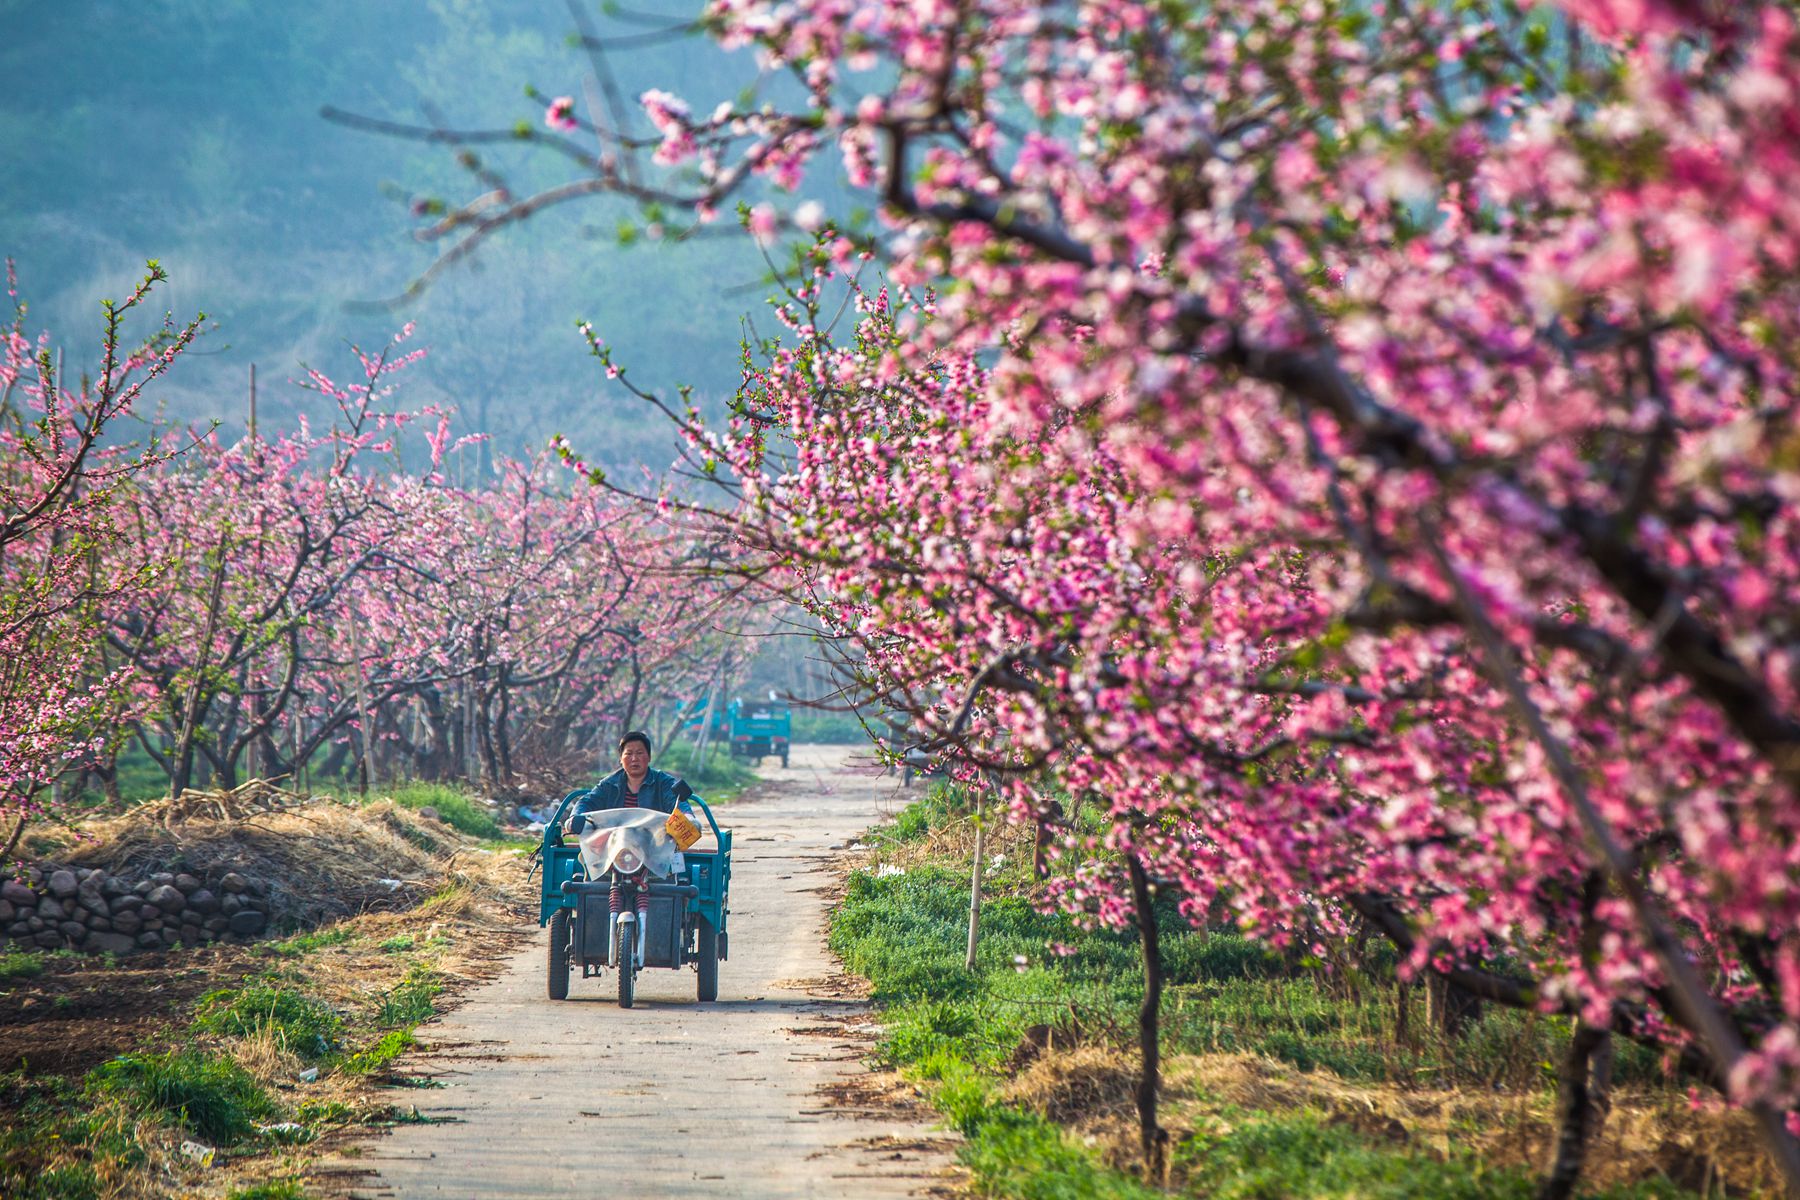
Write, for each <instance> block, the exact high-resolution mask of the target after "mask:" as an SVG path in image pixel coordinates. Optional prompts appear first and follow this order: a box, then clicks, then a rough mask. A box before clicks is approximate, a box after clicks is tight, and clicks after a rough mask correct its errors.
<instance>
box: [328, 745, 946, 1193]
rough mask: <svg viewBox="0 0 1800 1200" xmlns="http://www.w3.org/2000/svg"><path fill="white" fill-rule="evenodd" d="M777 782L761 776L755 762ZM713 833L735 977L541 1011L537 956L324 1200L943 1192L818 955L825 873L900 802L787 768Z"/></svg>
mask: <svg viewBox="0 0 1800 1200" xmlns="http://www.w3.org/2000/svg"><path fill="white" fill-rule="evenodd" d="M769 761H771V762H772V761H773V760H769ZM763 775H764V777H765V778H766V780H767V781H768V782H766V783H764V784H763V785H761V786H760V787H758V788H757V789H756V790H755V792H754V793H753V794H752V795H751V796H750V797H748V798H746V799H744V800H742V801H739V802H737V803H733V804H730V805H727V806H726V807H724V808H723V809H721V810H720V811H719V813H718V814H717V815H718V816H719V819H720V823H721V824H729V825H730V826H731V828H732V829H733V831H734V836H735V839H736V841H735V844H734V848H733V851H732V860H733V862H732V869H733V878H732V889H731V922H730V930H731V959H730V961H728V962H725V963H721V964H720V968H719V1000H718V1002H717V1003H715V1004H708V1005H702V1004H698V1003H696V1002H695V999H694V973H693V972H692V970H683V971H680V972H676V971H668V970H646V971H644V972H643V973H642V974H640V975H639V976H638V989H639V990H638V996H637V1004H636V1006H635V1007H634V1008H632V1009H629V1010H625V1009H620V1008H619V1007H618V1006H617V1003H616V1000H615V990H614V981H613V979H612V977H611V975H610V974H609V975H607V976H605V977H603V978H601V979H597V980H595V979H589V980H583V979H580V978H579V977H577V978H574V979H573V980H572V983H571V986H570V993H569V999H568V1000H567V1001H564V1002H561V1003H557V1002H555V1001H551V1000H548V999H546V998H545V994H544V972H545V946H546V944H547V942H546V935H545V934H544V933H543V932H541V931H539V932H538V933H537V936H536V937H534V938H533V939H532V940H531V942H530V944H529V946H528V947H527V948H526V949H524V950H521V951H520V952H519V953H518V955H517V956H516V957H515V958H514V959H513V961H512V963H511V964H510V965H509V966H508V968H507V970H506V972H505V973H504V974H503V975H501V976H500V977H499V978H497V979H495V980H494V981H493V982H491V983H488V984H485V985H483V986H482V987H480V988H479V989H477V990H476V991H475V992H474V993H473V994H472V995H471V996H470V998H469V999H468V1001H467V1003H465V1004H464V1005H463V1006H462V1007H461V1008H459V1009H457V1010H456V1011H455V1012H454V1013H452V1014H450V1015H449V1016H447V1017H445V1018H442V1019H440V1020H438V1021H435V1022H433V1023H431V1024H428V1025H425V1026H423V1027H421V1028H420V1029H419V1031H418V1033H419V1037H420V1041H421V1042H422V1043H423V1044H425V1045H426V1046H427V1047H428V1049H427V1050H426V1052H425V1053H423V1054H421V1055H415V1056H411V1057H409V1058H408V1060H407V1061H406V1064H405V1065H406V1066H407V1067H408V1068H409V1069H411V1070H412V1071H415V1072H419V1073H423V1074H427V1075H433V1076H436V1077H437V1078H438V1079H440V1080H441V1081H442V1083H443V1084H444V1085H445V1086H443V1087H442V1088H429V1089H417V1090H409V1091H407V1092H405V1093H404V1094H397V1095H396V1099H397V1100H398V1101H401V1102H412V1103H416V1104H417V1105H418V1108H419V1111H420V1113H421V1114H422V1115H423V1116H424V1117H426V1118H431V1119H435V1120H437V1121H438V1122H441V1123H433V1124H420V1125H402V1126H398V1127H396V1128H394V1129H393V1130H391V1131H390V1132H389V1133H388V1134H387V1135H385V1136H382V1137H380V1138H378V1139H376V1140H372V1141H369V1142H365V1143H362V1144H361V1145H358V1146H353V1147H350V1148H349V1149H347V1150H346V1152H345V1153H344V1155H343V1156H342V1157H339V1158H337V1159H336V1160H335V1161H331V1162H327V1163H324V1164H321V1168H322V1169H321V1171H320V1172H319V1173H318V1174H317V1175H315V1180H316V1181H317V1182H318V1183H328V1181H329V1183H328V1185H335V1186H337V1187H339V1188H341V1189H343V1191H341V1192H340V1194H343V1195H349V1196H353V1197H358V1198H363V1200H376V1198H382V1200H385V1198H387V1197H396V1198H401V1200H410V1198H413V1197H464V1198H474V1197H482V1198H488V1197H494V1198H498V1197H520V1198H525V1197H530V1198H531V1200H544V1198H547V1197H562V1196H568V1197H575V1196H579V1197H620V1198H624V1197H633V1198H641V1197H665V1196H666V1197H701V1196H707V1197H722V1196H732V1197H739V1196H742V1197H770V1198H775V1197H815V1196H841V1197H858V1198H861V1197H899V1196H915V1195H921V1194H927V1193H931V1192H936V1191H939V1190H941V1189H943V1188H944V1187H945V1185H946V1184H947V1182H948V1178H949V1177H948V1176H947V1174H946V1171H947V1169H948V1166H949V1163H950V1153H951V1152H952V1151H953V1149H954V1144H953V1143H952V1142H951V1141H950V1140H949V1139H948V1138H947V1137H946V1135H945V1134H944V1133H943V1132H942V1131H941V1130H935V1129H933V1128H932V1127H931V1126H930V1125H929V1124H928V1123H927V1121H928V1115H927V1114H926V1113H925V1112H923V1111H922V1110H920V1109H919V1108H918V1106H916V1105H914V1106H912V1108H911V1110H910V1111H907V1110H905V1109H900V1108H896V1107H895V1105H894V1103H893V1102H892V1101H891V1099H890V1098H889V1097H890V1096H891V1095H892V1093H893V1092H894V1091H895V1089H894V1088H893V1087H892V1081H891V1080H888V1081H887V1082H886V1084H885V1085H884V1084H883V1082H882V1081H881V1080H880V1079H879V1078H878V1077H875V1076H871V1075H869V1074H868V1073H867V1072H866V1071H865V1070H864V1068H863V1066H862V1061H863V1059H864V1057H865V1056H866V1055H867V1054H868V1053H869V1048H870V1029H869V1026H870V1018H869V1016H868V1014H867V1011H866V1009H865V1007H864V1006H863V1005H862V1004H861V1003H859V1002H858V1001H857V999H856V997H855V995H854V992H853V991H852V989H850V988H849V987H848V986H846V982H847V981H845V980H843V978H842V977H841V975H840V974H839V968H838V964H837V963H836V961H835V960H834V959H833V958H832V957H831V955H830V952H829V951H828V950H827V949H826V948H825V946H824V942H823V934H824V922H825V913H826V906H827V904H828V903H829V900H830V897H831V894H832V893H833V891H834V890H835V886H834V885H835V879H834V877H833V875H832V872H831V869H830V867H831V863H832V861H833V859H834V857H835V854H834V851H835V850H836V849H838V848H841V847H843V846H845V845H846V844H847V843H848V842H849V841H851V840H853V839H854V838H855V837H856V836H857V835H858V834H860V833H861V832H862V831H863V830H865V829H867V828H868V827H869V826H870V825H872V824H874V823H875V822H877V821H878V820H880V819H881V818H882V817H883V816H886V815H888V814H889V813H891V812H892V811H893V810H895V809H897V808H898V807H900V806H901V805H902V804H903V803H904V802H905V799H906V798H907V796H906V793H903V792H901V791H899V790H898V789H897V788H896V787H895V781H894V780H893V779H892V778H891V777H883V776H881V775H880V774H878V773H877V772H876V771H875V770H874V769H873V768H872V767H871V765H870V764H869V763H868V762H867V760H866V759H862V760H859V759H857V758H852V757H851V755H850V753H849V752H848V751H846V750H843V749H839V748H833V747H799V748H797V749H796V753H795V757H794V762H793V767H792V769H791V770H785V771H784V770H782V769H781V767H780V766H779V764H776V765H775V766H774V767H773V768H772V769H765V770H764V771H763Z"/></svg>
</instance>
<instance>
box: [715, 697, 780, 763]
mask: <svg viewBox="0 0 1800 1200" xmlns="http://www.w3.org/2000/svg"><path fill="white" fill-rule="evenodd" d="M726 714H727V716H728V717H729V724H730V731H731V732H730V736H731V755H732V757H733V758H747V759H750V760H751V762H753V763H756V764H759V765H760V764H761V763H762V760H763V759H764V758H770V757H775V756H779V757H780V758H781V765H782V766H784V767H785V766H787V765H788V747H789V744H790V738H791V735H792V734H793V729H794V715H793V712H792V711H791V710H790V709H789V708H788V706H787V705H785V704H780V703H777V702H775V701H773V700H771V701H766V702H763V701H758V702H756V703H752V704H746V703H745V702H744V701H742V700H733V701H732V702H731V706H730V707H729V708H728V709H727V710H726Z"/></svg>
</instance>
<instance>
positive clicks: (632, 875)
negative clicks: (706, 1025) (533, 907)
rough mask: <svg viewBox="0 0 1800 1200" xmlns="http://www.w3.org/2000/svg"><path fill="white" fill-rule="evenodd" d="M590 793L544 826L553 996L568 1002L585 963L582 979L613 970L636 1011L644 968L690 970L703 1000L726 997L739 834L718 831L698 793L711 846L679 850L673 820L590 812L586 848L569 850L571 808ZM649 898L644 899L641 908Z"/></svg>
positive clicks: (541, 912) (544, 898)
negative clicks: (722, 970) (614, 900)
mask: <svg viewBox="0 0 1800 1200" xmlns="http://www.w3.org/2000/svg"><path fill="white" fill-rule="evenodd" d="M586 794H587V793H586V792H585V791H581V790H578V791H573V792H570V793H569V794H568V795H567V796H564V797H563V800H562V803H561V804H560V805H558V806H557V809H556V816H555V817H554V818H553V819H552V820H551V821H550V822H549V823H547V824H546V825H545V826H544V844H543V847H542V851H541V853H542V856H543V858H542V861H543V868H544V884H543V893H542V895H541V897H540V899H539V903H538V924H540V925H548V926H549V927H550V967H549V975H548V976H547V979H546V983H547V990H548V992H549V994H550V998H551V999H552V1000H566V999H568V996H569V976H570V974H571V973H572V972H573V971H574V969H575V968H576V967H577V966H579V967H580V968H581V977H582V978H583V979H591V978H598V977H600V976H601V975H602V974H604V973H605V971H606V969H607V968H608V967H611V968H612V969H613V971H614V972H615V973H616V975H617V977H618V985H619V1005H620V1007H621V1008H630V1007H631V1005H632V998H633V993H634V992H635V990H636V986H637V973H638V972H639V971H640V970H642V969H643V968H645V967H670V968H675V969H679V968H681V967H684V966H687V965H689V964H690V963H691V964H692V965H693V967H694V969H695V971H696V973H697V974H698V975H699V987H698V995H699V998H700V999H701V1000H703V1001H708V1000H717V999H718V998H719V963H720V961H721V960H722V959H724V958H725V957H726V952H727V950H728V949H729V945H730V944H729V942H728V940H727V934H726V928H725V920H726V916H727V914H728V913H729V911H730V906H729V904H728V897H729V892H730V886H731V830H729V829H721V828H719V823H718V821H716V820H714V819H713V814H712V809H711V808H710V807H708V806H707V803H706V801H704V800H702V799H701V798H700V797H698V796H693V795H690V796H688V797H687V799H688V800H689V802H690V803H692V804H695V805H698V806H699V808H700V810H701V811H702V812H703V813H705V815H706V824H707V825H708V826H710V827H711V833H712V845H711V846H710V847H708V846H706V844H705V841H704V839H703V840H702V841H700V842H698V843H696V844H694V845H693V846H691V847H690V848H689V849H687V850H685V851H680V850H677V849H676V846H675V843H674V841H673V839H672V837H671V836H670V834H669V832H668V831H667V829H666V828H665V825H666V822H667V821H668V818H669V815H668V814H667V813H663V812H658V811H656V810H654V809H637V808H623V809H609V810H603V811H601V812H590V813H588V814H587V825H588V829H587V830H586V831H585V832H584V833H583V834H582V835H581V839H580V841H579V842H578V843H576V844H573V845H570V844H565V843H564V842H563V840H562V837H561V830H562V825H563V821H564V820H565V818H566V816H567V814H568V812H569V808H570V805H572V804H573V803H574V802H575V801H576V800H578V799H580V798H581V797H582V796H584V795H586ZM704 832H705V831H704V830H703V831H702V833H703V834H704ZM615 885H617V887H618V890H619V897H620V904H619V905H618V909H619V911H618V912H616V913H615V912H614V911H612V909H613V906H612V904H611V896H612V892H613V889H614V886H615ZM640 893H643V894H644V897H645V902H644V903H643V904H641V905H640V903H639V894H640ZM640 914H641V915H640Z"/></svg>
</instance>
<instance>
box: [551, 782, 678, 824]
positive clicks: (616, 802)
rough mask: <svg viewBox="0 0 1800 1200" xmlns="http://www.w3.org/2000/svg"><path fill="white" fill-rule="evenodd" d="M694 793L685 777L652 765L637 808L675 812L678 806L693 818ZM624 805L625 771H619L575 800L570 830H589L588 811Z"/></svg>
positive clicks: (599, 810)
mask: <svg viewBox="0 0 1800 1200" xmlns="http://www.w3.org/2000/svg"><path fill="white" fill-rule="evenodd" d="M693 794H694V789H693V788H691V787H689V786H688V785H687V782H686V781H685V780H682V779H678V778H676V777H675V776H673V775H671V774H669V773H668V772H667V771H658V770H656V769H655V768H654V767H653V768H651V769H650V771H649V773H647V774H646V775H645V776H644V782H643V784H642V785H641V786H640V787H639V788H638V798H637V799H638V807H639V808H653V809H655V810H656V811H657V812H674V811H675V810H676V809H677V808H679V809H681V811H682V812H684V813H686V814H687V815H688V816H690V817H691V816H693V815H694V806H693V805H691V804H689V803H688V802H687V798H688V797H689V796H691V795H693ZM624 807H625V772H624V771H623V770H618V771H614V772H613V773H612V774H611V775H608V776H607V777H606V778H605V779H602V780H601V781H600V782H599V783H597V784H595V785H594V786H593V787H591V788H589V789H588V792H587V795H585V796H583V797H582V798H581V799H579V800H577V801H576V802H575V812H574V814H573V815H571V816H570V817H569V832H570V833H572V834H579V833H581V831H582V830H584V829H586V828H587V814H588V813H591V812H604V811H606V810H607V809H609V808H624Z"/></svg>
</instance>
